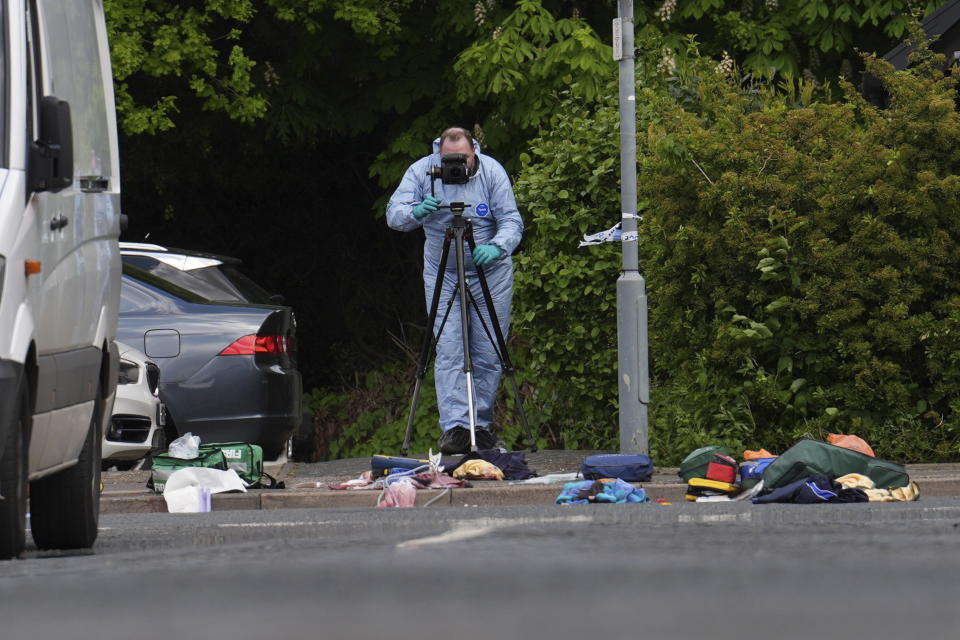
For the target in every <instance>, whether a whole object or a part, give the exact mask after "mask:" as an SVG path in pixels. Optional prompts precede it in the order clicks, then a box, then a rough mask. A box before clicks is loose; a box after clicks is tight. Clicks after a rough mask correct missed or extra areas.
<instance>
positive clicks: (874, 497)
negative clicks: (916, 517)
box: [837, 473, 920, 502]
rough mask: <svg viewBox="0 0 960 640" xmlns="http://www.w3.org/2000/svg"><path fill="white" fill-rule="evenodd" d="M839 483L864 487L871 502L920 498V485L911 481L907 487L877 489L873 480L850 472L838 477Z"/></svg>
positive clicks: (845, 486)
mask: <svg viewBox="0 0 960 640" xmlns="http://www.w3.org/2000/svg"><path fill="white" fill-rule="evenodd" d="M837 483H838V484H840V485H841V486H843V487H844V488H856V489H862V490H863V492H864V493H865V494H867V498H868V499H869V500H870V502H913V501H914V500H919V499H920V486H919V485H918V484H917V483H916V482H912V481H911V482H910V484H908V485H907V486H905V487H894V488H893V489H876V488H875V487H876V485H875V484H874V483H873V480H871V479H870V478H868V477H867V476H865V475H862V474H859V473H848V474H847V475H845V476H840V477H839V478H837Z"/></svg>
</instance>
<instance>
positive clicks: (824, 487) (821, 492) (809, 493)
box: [753, 475, 869, 504]
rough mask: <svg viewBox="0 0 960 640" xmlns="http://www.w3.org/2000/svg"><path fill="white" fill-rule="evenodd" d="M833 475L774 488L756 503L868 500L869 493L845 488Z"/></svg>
mask: <svg viewBox="0 0 960 640" xmlns="http://www.w3.org/2000/svg"><path fill="white" fill-rule="evenodd" d="M834 479H835V478H834V477H833V476H828V475H814V476H807V477H806V478H801V479H800V480H797V481H795V482H791V483H790V484H788V485H786V486H783V487H779V488H777V489H774V490H773V491H771V492H770V493H768V494H766V495H763V496H760V497H758V498H754V499H753V503H754V504H769V503H772V502H781V503H790V504H821V503H824V502H868V501H869V498H868V497H867V494H866V493H864V492H863V491H862V490H860V489H844V488H843V487H841V486H840V485H839V484H837V483H836V482H834Z"/></svg>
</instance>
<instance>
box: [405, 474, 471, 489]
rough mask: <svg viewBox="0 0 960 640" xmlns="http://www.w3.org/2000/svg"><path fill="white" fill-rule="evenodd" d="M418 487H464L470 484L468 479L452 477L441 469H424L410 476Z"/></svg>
mask: <svg viewBox="0 0 960 640" xmlns="http://www.w3.org/2000/svg"><path fill="white" fill-rule="evenodd" d="M410 479H411V480H413V482H414V484H415V485H417V488H418V489H463V488H466V487H469V486H470V483H469V482H467V481H466V480H458V479H456V478H451V477H450V476H448V475H447V474H445V473H441V472H439V471H424V472H423V473H418V474H417V475H415V476H412V477H411V478H410Z"/></svg>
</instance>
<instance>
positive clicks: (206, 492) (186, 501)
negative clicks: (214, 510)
mask: <svg viewBox="0 0 960 640" xmlns="http://www.w3.org/2000/svg"><path fill="white" fill-rule="evenodd" d="M163 499H164V500H166V502H167V511H168V512H169V513H207V512H209V511H210V489H208V488H206V487H183V488H181V489H174V490H173V491H167V490H164V492H163Z"/></svg>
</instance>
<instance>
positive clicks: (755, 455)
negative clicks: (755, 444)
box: [743, 449, 777, 460]
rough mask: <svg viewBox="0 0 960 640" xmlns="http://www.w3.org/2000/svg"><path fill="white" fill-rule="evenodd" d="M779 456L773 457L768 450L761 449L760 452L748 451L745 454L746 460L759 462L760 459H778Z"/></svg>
mask: <svg viewBox="0 0 960 640" xmlns="http://www.w3.org/2000/svg"><path fill="white" fill-rule="evenodd" d="M776 457H777V456H775V455H773V454H772V453H770V452H769V451H767V450H766V449H760V450H759V451H751V450H750V449H747V450H746V451H744V452H743V459H744V460H757V459H759V458H776Z"/></svg>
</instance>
